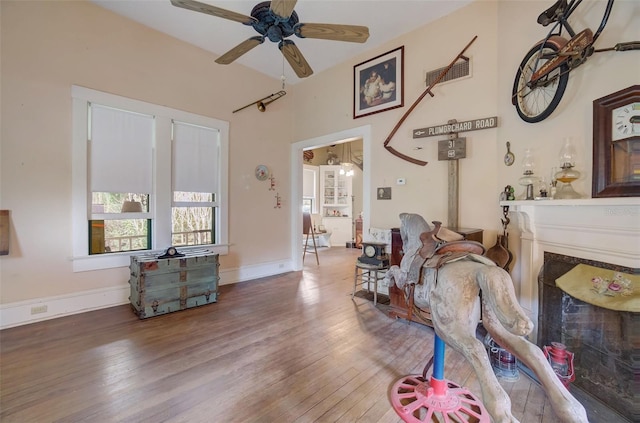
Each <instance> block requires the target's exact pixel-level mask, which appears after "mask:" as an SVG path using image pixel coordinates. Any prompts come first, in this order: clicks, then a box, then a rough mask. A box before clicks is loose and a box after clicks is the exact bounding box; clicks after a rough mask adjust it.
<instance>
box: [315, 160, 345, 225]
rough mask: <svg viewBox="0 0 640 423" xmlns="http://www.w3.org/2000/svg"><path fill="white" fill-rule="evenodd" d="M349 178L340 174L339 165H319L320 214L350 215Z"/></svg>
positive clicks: (326, 215) (325, 215) (324, 215)
mask: <svg viewBox="0 0 640 423" xmlns="http://www.w3.org/2000/svg"><path fill="white" fill-rule="evenodd" d="M351 203H352V199H351V178H349V177H347V176H345V175H341V174H340V166H320V214H321V215H322V216H323V217H328V216H333V217H351V205H352V204H351Z"/></svg>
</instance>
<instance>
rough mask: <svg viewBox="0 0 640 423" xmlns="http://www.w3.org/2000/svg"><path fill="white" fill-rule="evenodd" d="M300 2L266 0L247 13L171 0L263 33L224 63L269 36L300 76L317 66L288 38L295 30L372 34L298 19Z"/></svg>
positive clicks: (351, 37) (356, 36)
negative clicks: (302, 21) (297, 7)
mask: <svg viewBox="0 0 640 423" xmlns="http://www.w3.org/2000/svg"><path fill="white" fill-rule="evenodd" d="M296 3H297V0H273V1H264V2H261V3H258V4H257V5H256V6H255V7H254V8H253V10H252V11H251V16H247V15H243V14H241V13H236V12H232V11H230V10H226V9H222V8H219V7H216V6H212V5H210V4H206V3H201V2H198V1H195V0H171V4H173V5H174V6H177V7H182V8H184V9H188V10H194V11H196V12H201V13H206V14H209V15H213V16H217V17H219V18H224V19H230V20H232V21H236V22H240V23H242V24H244V25H250V26H252V27H253V29H255V30H256V31H257V32H258V33H259V34H260V35H257V36H254V37H251V38H249V39H247V40H245V41H243V42H241V43H240V44H238V45H237V46H235V47H234V48H232V49H231V50H229V51H228V52H226V53H225V54H223V55H222V56H220V57H219V58H218V59H216V63H219V64H222V65H228V64H229V63H232V62H233V61H234V60H236V59H237V58H239V57H240V56H242V55H243V54H245V53H247V52H248V51H249V50H251V49H252V48H254V47H256V46H257V45H259V44H262V43H263V42H264V40H265V38H268V39H269V40H270V41H272V42H274V43H278V48H279V49H280V51H281V52H282V54H283V55H284V57H285V58H286V59H287V62H289V65H291V68H293V70H294V72H295V73H296V75H298V77H300V78H306V77H308V76H310V75H311V74H313V69H311V66H309V63H307V61H306V59H305V58H304V56H303V55H302V53H301V52H300V50H299V49H298V47H297V46H296V45H295V43H294V42H293V41H291V40H288V39H286V38H287V37H290V36H291V35H294V34H295V35H296V36H298V37H300V38H319V39H323V40H333V41H349V42H354V43H364V42H365V41H367V38H369V28H367V27H366V26H359V25H340V24H325V23H301V22H299V20H298V14H297V13H296V12H295V11H294V10H293V9H294V7H295V6H296Z"/></svg>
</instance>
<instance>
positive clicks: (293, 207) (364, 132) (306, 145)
mask: <svg viewBox="0 0 640 423" xmlns="http://www.w3.org/2000/svg"><path fill="white" fill-rule="evenodd" d="M359 138H361V139H362V153H363V156H362V161H363V168H362V215H363V216H362V233H363V234H366V233H368V232H369V221H370V216H371V181H370V179H371V178H370V174H371V142H372V140H371V125H364V126H359V127H357V128H352V129H347V130H344V131H340V132H334V133H331V134H326V135H322V136H319V137H315V138H309V139H306V140H302V141H298V142H295V143H293V144H291V156H290V161H291V163H290V169H291V193H290V198H291V204H290V220H291V259H292V260H291V262H292V267H293V270H302V267H303V263H302V250H303V245H302V242H301V240H302V237H301V236H302V231H301V230H300V229H301V228H302V209H301V206H302V176H303V175H302V165H303V162H304V160H303V158H302V155H303V151H304V150H308V149H311V148H318V147H323V146H326V145H332V144H342V143H344V142H350V141H353V140H354V139H359Z"/></svg>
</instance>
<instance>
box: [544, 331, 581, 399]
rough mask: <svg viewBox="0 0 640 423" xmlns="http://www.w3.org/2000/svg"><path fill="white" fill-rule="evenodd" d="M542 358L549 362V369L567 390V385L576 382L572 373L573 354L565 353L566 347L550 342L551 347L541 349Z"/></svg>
mask: <svg viewBox="0 0 640 423" xmlns="http://www.w3.org/2000/svg"><path fill="white" fill-rule="evenodd" d="M542 352H543V353H544V356H545V357H546V358H547V360H549V364H551V368H552V369H553V371H554V372H555V374H556V375H557V376H558V378H559V379H560V382H562V384H563V385H564V386H565V388H567V389H569V384H570V383H571V382H573V381H574V380H576V375H575V373H574V372H573V353H572V352H569V351H567V347H566V346H565V345H564V344H562V343H560V342H552V343H551V346H546V345H545V346H544V347H542Z"/></svg>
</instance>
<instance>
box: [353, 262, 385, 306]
mask: <svg viewBox="0 0 640 423" xmlns="http://www.w3.org/2000/svg"><path fill="white" fill-rule="evenodd" d="M388 269H389V267H388V266H385V267H380V266H377V265H373V264H366V263H362V262H360V261H358V260H356V271H355V277H354V280H353V293H351V298H353V297H354V296H355V295H356V289H357V288H358V286H360V285H362V286H364V284H365V283H366V284H367V292H371V289H370V288H371V284H372V283H373V305H374V306H375V305H376V304H377V303H378V281H379V280H380V279H384V276H385V274H386V273H387V270H388Z"/></svg>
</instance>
